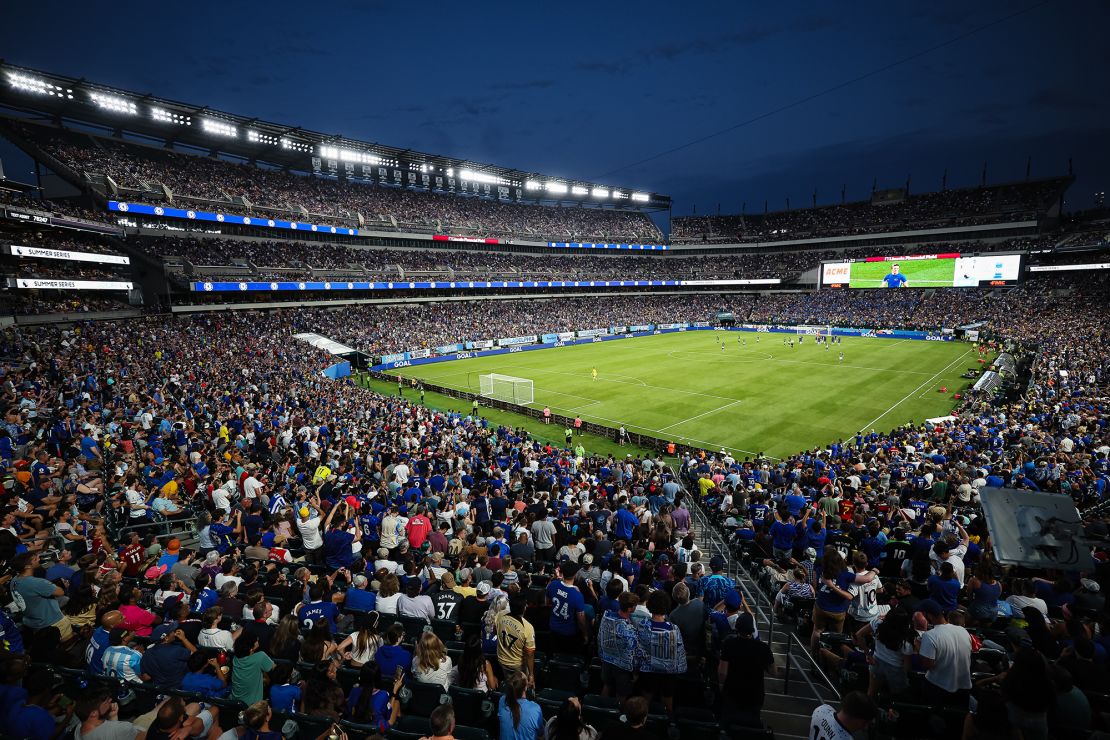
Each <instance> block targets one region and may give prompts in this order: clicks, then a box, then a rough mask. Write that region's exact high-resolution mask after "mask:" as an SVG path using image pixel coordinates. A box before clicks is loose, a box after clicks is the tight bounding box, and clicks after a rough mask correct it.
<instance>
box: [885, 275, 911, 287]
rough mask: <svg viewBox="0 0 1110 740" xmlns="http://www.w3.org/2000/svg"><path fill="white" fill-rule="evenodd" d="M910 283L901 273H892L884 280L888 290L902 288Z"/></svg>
mask: <svg viewBox="0 0 1110 740" xmlns="http://www.w3.org/2000/svg"><path fill="white" fill-rule="evenodd" d="M908 282H909V280H907V279H906V276H905V275H903V274H902V273H900V272H892V273H890V274H889V275H887V276H886V277H884V278H883V285H884V287H887V288H901V287H903V286H905V284H906V283H908Z"/></svg>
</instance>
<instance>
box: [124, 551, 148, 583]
mask: <svg viewBox="0 0 1110 740" xmlns="http://www.w3.org/2000/svg"><path fill="white" fill-rule="evenodd" d="M145 555H146V550H144V549H143V546H142V545H128V546H127V547H125V548H123V551H122V552H121V553H120V554H119V558H120V561H121V562H123V563H125V564H126V567H125V568H124V569H123V572H124V573H126V574H127V575H128V576H130V577H131V578H134V577H135V576H137V575H139V566H140V565H142V564H143V560H144V559H145V558H144V556H145Z"/></svg>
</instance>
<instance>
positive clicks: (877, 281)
mask: <svg viewBox="0 0 1110 740" xmlns="http://www.w3.org/2000/svg"><path fill="white" fill-rule="evenodd" d="M1022 256H1023V255H1020V254H982V255H962V254H960V253H959V252H949V253H946V254H915V255H900V256H893V257H864V258H862V259H851V260H841V261H839V262H822V263H821V287H823V288H982V287H1000V286H1006V285H1017V284H1018V281H1019V280H1020V279H1021V274H1022Z"/></svg>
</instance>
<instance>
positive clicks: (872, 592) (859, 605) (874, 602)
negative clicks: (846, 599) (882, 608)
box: [848, 578, 883, 622]
mask: <svg viewBox="0 0 1110 740" xmlns="http://www.w3.org/2000/svg"><path fill="white" fill-rule="evenodd" d="M882 585H883V584H882V582H881V581H879V579H878V578H874V579H872V580H871V582H870V583H852V584H849V586H848V593H850V594H851V595H852V603H851V604H850V605H849V606H848V616H849V617H851V618H852V619H855V620H856V621H859V622H869V621H871V620H872V619H874V618H875V617H877V616H879V588H880V587H881V586H882Z"/></svg>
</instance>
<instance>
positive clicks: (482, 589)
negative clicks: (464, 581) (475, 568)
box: [477, 581, 493, 596]
mask: <svg viewBox="0 0 1110 740" xmlns="http://www.w3.org/2000/svg"><path fill="white" fill-rule="evenodd" d="M477 590H478V595H479V596H489V592H490V591H492V590H493V586H492V585H491V584H490V582H489V581H482V582H481V583H479V584H478V589H477Z"/></svg>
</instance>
